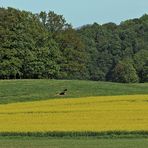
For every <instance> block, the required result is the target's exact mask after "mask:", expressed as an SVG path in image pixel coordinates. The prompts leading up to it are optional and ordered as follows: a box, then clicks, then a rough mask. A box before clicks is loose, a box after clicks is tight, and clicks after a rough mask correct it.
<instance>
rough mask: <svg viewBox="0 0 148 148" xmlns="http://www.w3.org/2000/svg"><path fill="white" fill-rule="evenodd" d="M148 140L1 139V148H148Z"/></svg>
mask: <svg viewBox="0 0 148 148" xmlns="http://www.w3.org/2000/svg"><path fill="white" fill-rule="evenodd" d="M147 147H148V139H146V138H143V139H137V138H135V139H95V138H82V139H73V138H70V139H67V138H64V139H61V138H60V139H59V138H52V139H50V138H46V137H44V138H40V137H36V138H34V137H31V138H30V137H29V138H22V137H21V138H20V137H14V138H10V137H6V138H1V137H0V148H147Z"/></svg>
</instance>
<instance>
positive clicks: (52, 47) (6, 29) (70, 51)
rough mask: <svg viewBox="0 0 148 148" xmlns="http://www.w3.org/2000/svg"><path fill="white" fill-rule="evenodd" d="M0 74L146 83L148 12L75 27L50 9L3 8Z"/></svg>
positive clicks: (20, 76) (147, 70)
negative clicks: (136, 16) (135, 17)
mask: <svg viewBox="0 0 148 148" xmlns="http://www.w3.org/2000/svg"><path fill="white" fill-rule="evenodd" d="M0 16H1V17H0V79H15V78H36V79H37V78H49V79H53V78H54V79H88V80H103V81H115V82H124V83H130V82H148V15H147V14H145V15H143V16H142V17H141V18H139V19H133V20H127V21H125V22H122V23H121V24H120V25H116V24H114V23H107V24H103V25H99V24H97V23H94V24H92V25H85V26H82V27H80V28H79V29H74V28H73V27H72V26H71V24H68V23H67V22H66V20H65V18H64V17H63V16H62V15H58V14H55V13H54V12H52V11H49V12H48V13H47V12H40V13H39V14H32V13H31V12H27V11H20V10H17V9H14V8H0Z"/></svg>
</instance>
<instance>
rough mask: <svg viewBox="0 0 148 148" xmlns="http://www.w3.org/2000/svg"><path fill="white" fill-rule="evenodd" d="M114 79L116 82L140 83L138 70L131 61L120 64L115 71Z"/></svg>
mask: <svg viewBox="0 0 148 148" xmlns="http://www.w3.org/2000/svg"><path fill="white" fill-rule="evenodd" d="M112 77H113V80H114V81H116V82H122V83H130V82H133V83H135V82H138V81H139V80H138V76H137V74H136V70H135V68H134V67H133V65H132V64H131V63H130V62H129V61H121V62H119V63H118V64H117V65H116V66H115V68H114V69H113V73H112Z"/></svg>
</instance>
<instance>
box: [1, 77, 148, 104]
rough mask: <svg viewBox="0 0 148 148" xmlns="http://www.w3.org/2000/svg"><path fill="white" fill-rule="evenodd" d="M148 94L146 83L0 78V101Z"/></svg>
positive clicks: (147, 84)
mask: <svg viewBox="0 0 148 148" xmlns="http://www.w3.org/2000/svg"><path fill="white" fill-rule="evenodd" d="M65 88H67V89H68V92H67V94H66V96H64V98H78V97H85V96H86V97H87V96H112V95H132V94H148V83H141V84H120V83H111V82H93V81H79V80H0V103H1V104H2V103H12V102H24V101H33V100H44V99H53V98H62V97H61V96H59V95H58V93H59V92H61V91H63V89H65Z"/></svg>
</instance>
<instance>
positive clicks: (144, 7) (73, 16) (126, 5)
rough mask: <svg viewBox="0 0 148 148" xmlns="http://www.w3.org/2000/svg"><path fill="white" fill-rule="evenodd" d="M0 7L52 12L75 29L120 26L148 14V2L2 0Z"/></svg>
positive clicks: (117, 0) (132, 0) (147, 0)
mask: <svg viewBox="0 0 148 148" xmlns="http://www.w3.org/2000/svg"><path fill="white" fill-rule="evenodd" d="M0 6H1V7H8V6H9V7H14V8H17V9H20V10H27V11H31V12H33V13H38V12H40V11H47V12H48V11H49V10H51V11H54V12H55V13H57V14H61V15H63V16H64V17H65V19H66V20H67V22H68V23H71V24H72V25H73V26H74V27H80V26H82V25H86V24H92V23H94V22H97V23H98V24H104V23H108V22H114V23H116V24H119V23H120V22H121V21H124V20H127V19H133V18H137V17H141V16H142V15H143V14H145V13H148V0H0Z"/></svg>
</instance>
